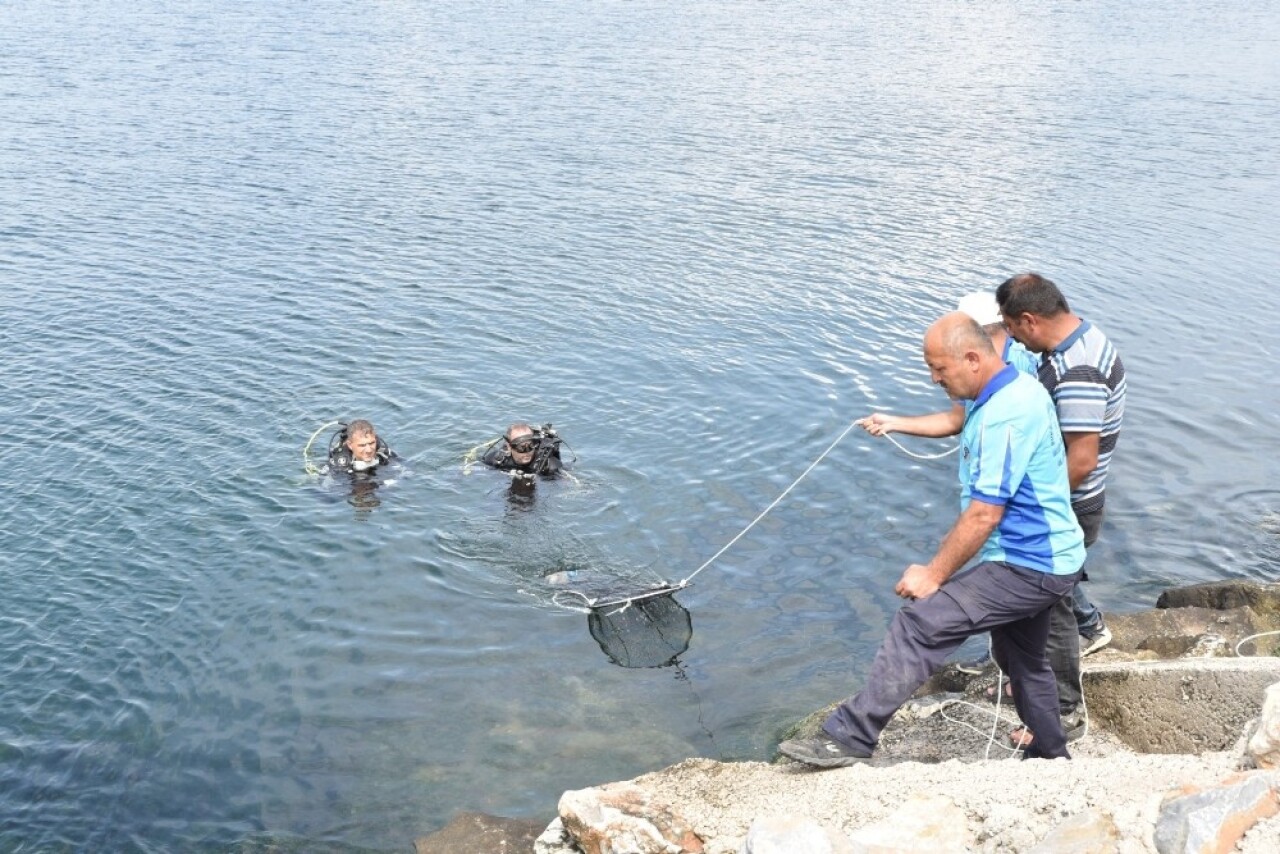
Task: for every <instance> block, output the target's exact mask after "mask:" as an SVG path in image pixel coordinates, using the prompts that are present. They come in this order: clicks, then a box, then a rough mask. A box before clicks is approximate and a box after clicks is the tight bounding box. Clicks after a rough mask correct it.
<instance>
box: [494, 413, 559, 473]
mask: <svg viewBox="0 0 1280 854" xmlns="http://www.w3.org/2000/svg"><path fill="white" fill-rule="evenodd" d="M562 441H563V440H562V439H561V438H560V436H559V434H557V433H556V431H555V429H554V428H552V426H551V425H550V424H544V425H542V426H541V427H538V428H533V427H530V426H529V425H528V424H525V423H523V422H517V423H515V424H512V425H511V426H510V427H508V428H507V432H506V433H505V434H503V436H502V438H501V439H497V440H495V441H494V442H493V443H492V444H491V445H490V446H489V448H488V449H487V450H486V451H485V452H484V456H483V457H481V459H480V461H481V462H483V463H484V464H485V465H487V466H489V467H490V468H495V469H498V470H499V471H505V472H510V473H511V474H512V476H514V477H524V478H533V477H535V476H539V475H540V476H542V477H555V476H556V475H558V474H560V472H561V471H563V470H564V468H565V466H564V463H563V462H562V461H561V459H560V445H561V443H562Z"/></svg>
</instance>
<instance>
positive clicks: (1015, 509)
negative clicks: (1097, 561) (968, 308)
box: [960, 365, 1084, 575]
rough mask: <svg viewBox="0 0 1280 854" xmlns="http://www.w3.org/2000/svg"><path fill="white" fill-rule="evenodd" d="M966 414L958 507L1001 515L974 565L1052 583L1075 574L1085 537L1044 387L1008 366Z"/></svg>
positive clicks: (969, 405)
mask: <svg viewBox="0 0 1280 854" xmlns="http://www.w3.org/2000/svg"><path fill="white" fill-rule="evenodd" d="M964 409H965V419H964V428H963V429H962V430H961V432H960V447H961V453H960V507H961V509H962V510H963V509H964V508H966V507H968V506H969V502H970V501H981V502H983V503H985V504H995V505H997V506H1002V507H1004V516H1003V518H1001V520H1000V524H999V525H998V526H997V527H996V529H995V531H993V532H992V533H991V536H990V537H988V538H987V541H986V543H984V544H983V546H982V549H981V550H980V551H979V552H978V560H980V561H989V560H995V561H1007V562H1008V563H1011V564H1014V565H1015V566H1021V567H1025V568H1026V569H1033V570H1038V571H1039V572H1047V573H1052V574H1053V575H1070V574H1071V573H1073V572H1075V571H1076V570H1078V569H1080V567H1081V566H1082V565H1083V564H1084V534H1083V533H1082V532H1081V530H1080V525H1079V524H1078V523H1077V522H1076V517H1075V513H1073V512H1072V511H1071V486H1070V483H1069V482H1068V481H1067V453H1066V448H1065V446H1064V445H1063V443H1062V430H1061V428H1060V427H1059V426H1058V414H1057V410H1056V409H1055V408H1054V405H1053V400H1052V399H1051V398H1050V397H1049V394H1048V393H1047V392H1046V391H1045V390H1044V387H1043V386H1042V385H1040V383H1039V382H1038V381H1037V380H1036V379H1035V377H1032V376H1030V375H1028V374H1025V373H1021V372H1019V371H1018V369H1017V368H1015V367H1014V366H1013V365H1006V366H1005V367H1004V369H1003V370H1002V371H1000V373H998V374H996V375H995V376H994V377H992V378H991V380H990V381H989V382H988V383H987V384H986V386H984V387H983V389H982V391H981V392H980V393H979V394H978V397H977V399H976V400H966V401H964Z"/></svg>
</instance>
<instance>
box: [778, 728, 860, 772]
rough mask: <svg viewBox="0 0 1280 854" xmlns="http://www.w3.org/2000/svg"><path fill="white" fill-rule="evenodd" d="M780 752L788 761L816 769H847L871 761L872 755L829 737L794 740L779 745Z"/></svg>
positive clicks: (821, 735) (818, 736)
mask: <svg viewBox="0 0 1280 854" xmlns="http://www.w3.org/2000/svg"><path fill="white" fill-rule="evenodd" d="M778 752H779V753H781V754H782V755H783V756H785V757H787V758H788V759H794V760H795V761H797V762H803V763H804V764H805V765H813V766H814V767H816V768H845V767H847V766H849V765H862V764H863V763H866V762H870V761H871V754H870V753H863V752H862V751H860V750H854V749H853V748H852V747H845V746H844V745H843V744H841V743H840V742H838V741H836V740H835V739H834V738H832V737H831V736H829V735H825V734H823V733H819V734H818V735H817V737H815V738H793V739H791V740H789V741H784V742H782V744H779V745H778Z"/></svg>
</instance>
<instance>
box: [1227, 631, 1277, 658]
mask: <svg viewBox="0 0 1280 854" xmlns="http://www.w3.org/2000/svg"><path fill="white" fill-rule="evenodd" d="M1272 635H1280V632H1259V633H1258V634H1256V635H1249V636H1248V637H1246V638H1240V642H1239V643H1237V644H1236V657H1237V658H1243V657H1244V656H1241V655H1240V647H1242V646H1244V645H1245V644H1246V643H1248V642H1249V641H1251V640H1254V639H1255V638H1265V637H1270V636H1272ZM1249 657H1250V658H1254V657H1256V654H1255V655H1253V656H1249ZM1268 657H1270V656H1268Z"/></svg>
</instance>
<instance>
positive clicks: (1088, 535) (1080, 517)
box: [1006, 509, 1103, 738]
mask: <svg viewBox="0 0 1280 854" xmlns="http://www.w3.org/2000/svg"><path fill="white" fill-rule="evenodd" d="M1102 515H1103V512H1102V510H1101V509H1099V510H1095V511H1094V512H1092V513H1084V514H1077V515H1076V521H1077V522H1079V523H1080V528H1081V530H1083V531H1084V547H1085V548H1086V549H1087V548H1089V546H1091V545H1093V544H1094V543H1096V542H1097V541H1098V531H1099V530H1101V528H1102ZM1087 601H1088V600H1086V602H1087ZM1089 607H1091V608H1092V607H1093V606H1092V605H1089ZM1075 609H1076V605H1075V602H1074V601H1073V599H1072V597H1071V596H1068V597H1067V598H1066V599H1065V600H1064V601H1062V602H1059V603H1058V604H1056V605H1054V606H1053V611H1052V613H1051V614H1050V616H1049V641H1048V644H1047V646H1046V650H1047V652H1048V654H1049V665H1050V666H1051V667H1052V668H1053V678H1054V680H1055V681H1056V682H1057V685H1058V709H1059V711H1060V712H1061V713H1062V714H1063V715H1069V714H1071V713H1072V712H1074V711H1075V710H1076V709H1077V708H1078V707H1079V705H1080V703H1081V702H1082V701H1083V699H1084V697H1083V696H1082V695H1081V693H1080V623H1079V622H1078V621H1077V620H1076V613H1075ZM1095 610H1096V609H1095ZM1006 672H1007V671H1006ZM1031 731H1032V732H1036V729H1035V727H1032V728H1031ZM1036 737H1037V738H1039V733H1036Z"/></svg>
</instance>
